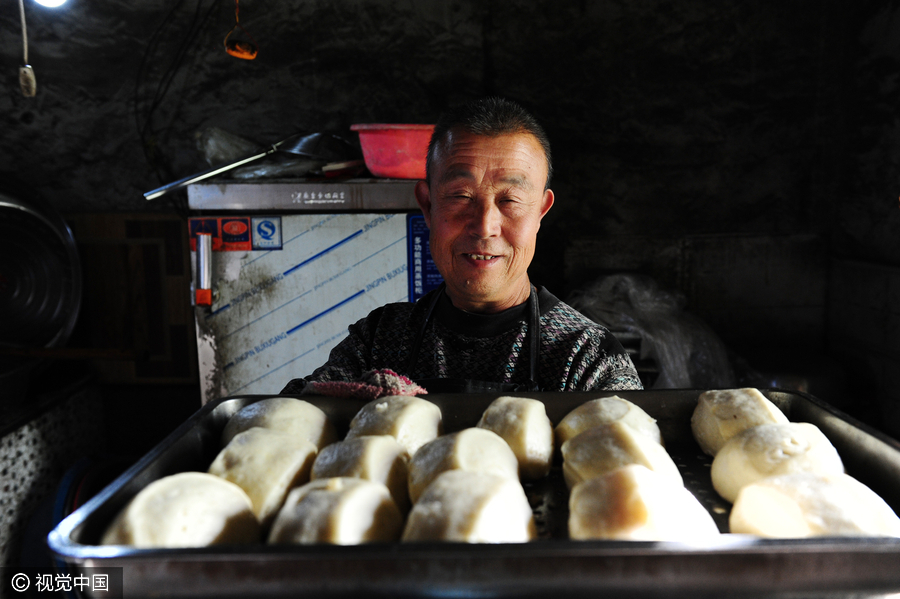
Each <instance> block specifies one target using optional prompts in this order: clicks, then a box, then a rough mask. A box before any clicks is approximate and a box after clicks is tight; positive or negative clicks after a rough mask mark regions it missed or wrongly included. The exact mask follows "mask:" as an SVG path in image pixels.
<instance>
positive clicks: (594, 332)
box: [281, 288, 642, 394]
mask: <svg viewBox="0 0 900 599" xmlns="http://www.w3.org/2000/svg"><path fill="white" fill-rule="evenodd" d="M434 293H437V290H435V291H432V292H430V293H429V294H428V295H426V296H425V297H423V298H421V299H420V300H419V301H418V302H416V303H415V304H410V303H396V304H387V305H385V306H382V307H380V308H377V309H375V310H373V311H372V312H371V313H370V314H369V315H368V316H367V317H365V318H363V319H362V320H360V321H358V322H357V323H355V324H352V325H350V327H349V336H348V337H347V338H345V339H344V340H343V341H341V342H340V343H339V344H338V345H337V346H336V347H335V348H334V349H333V350H332V351H331V354H330V355H329V357H328V362H326V363H325V364H324V365H323V366H321V367H320V368H317V369H316V370H315V371H314V372H313V373H312V374H311V375H309V376H307V377H304V378H302V379H294V380H292V381H291V382H290V383H288V384H287V386H286V387H285V388H284V389H283V390H282V391H281V392H282V393H283V394H296V393H300V392H301V391H302V390H303V387H304V386H305V385H306V383H307V381H356V380H359V379H360V377H361V376H362V374H363V373H364V372H366V371H368V370H372V369H390V370H393V371H395V372H397V373H400V374H403V375H406V376H408V377H409V378H411V379H412V380H414V381H415V380H421V379H425V378H459V379H473V380H481V381H494V382H500V383H518V384H522V383H526V382H527V381H528V379H529V360H528V358H529V353H528V342H527V335H526V332H527V329H528V325H527V322H528V319H529V318H528V314H529V312H528V303H527V302H526V303H524V304H521V305H519V306H515V307H514V308H510V309H509V310H506V311H504V312H500V313H498V314H472V313H469V312H465V311H463V310H459V309H457V308H455V307H454V306H453V304H452V303H451V302H450V299H449V298H448V297H447V295H446V294H443V295H442V296H441V298H440V299H439V300H438V304H437V306H436V307H435V310H434V313H433V314H432V317H431V320H430V321H429V323H428V325H427V328H426V333H425V336H424V339H423V341H422V345H421V347H420V349H419V355H418V357H417V359H416V364H415V367H414V368H413V371H412V372H405V370H407V364H408V362H409V354H410V351H411V348H412V345H413V343H414V341H415V337H416V333H417V332H418V331H419V329H420V328H421V326H422V322H423V321H424V319H425V312H426V309H427V307H428V304H429V302H430V300H431V297H432V294H434ZM538 304H539V306H540V315H541V316H540V319H541V320H540V323H541V342H540V355H539V357H538V364H537V383H538V385H539V386H540V389H541V390H542V391H596V390H620V389H641V388H642V385H641V381H640V378H639V377H638V374H637V371H636V370H635V368H634V364H633V363H632V362H631V358H629V357H628V355H627V354H626V353H625V350H624V349H623V348H622V345H621V344H620V343H619V342H618V341H617V340H616V338H615V337H613V335H612V334H611V333H610V332H609V331H608V330H607V329H605V328H604V327H602V326H600V325H598V324H596V323H595V322H593V321H591V320H589V319H588V318H587V317H585V316H584V315H582V314H581V313H580V312H578V311H576V310H575V309H574V308H572V307H571V306H569V305H567V304H565V303H563V302H562V301H560V300H559V299H558V298H556V297H555V296H554V295H553V294H551V293H550V292H549V291H547V290H545V289H543V288H540V289H539V290H538Z"/></svg>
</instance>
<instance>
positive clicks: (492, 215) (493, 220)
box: [469, 202, 502, 237]
mask: <svg viewBox="0 0 900 599" xmlns="http://www.w3.org/2000/svg"><path fill="white" fill-rule="evenodd" d="M501 219H502V215H501V214H500V208H499V207H498V206H497V205H496V204H495V203H494V202H476V203H475V205H474V206H473V207H472V213H471V216H470V218H469V231H471V232H472V234H473V235H476V236H478V237H495V236H497V235H499V234H500V229H501V227H500V223H501Z"/></svg>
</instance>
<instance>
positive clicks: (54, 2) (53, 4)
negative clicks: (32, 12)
mask: <svg viewBox="0 0 900 599" xmlns="http://www.w3.org/2000/svg"><path fill="white" fill-rule="evenodd" d="M34 1H35V2H37V3H38V4H40V5H41V6H46V7H47V8H57V7H59V6H62V5H63V4H65V3H66V0H34Z"/></svg>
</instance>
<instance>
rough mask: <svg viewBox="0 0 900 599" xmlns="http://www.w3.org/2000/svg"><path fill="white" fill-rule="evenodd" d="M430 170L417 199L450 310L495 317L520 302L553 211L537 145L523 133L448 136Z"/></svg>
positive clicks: (527, 285)
mask: <svg viewBox="0 0 900 599" xmlns="http://www.w3.org/2000/svg"><path fill="white" fill-rule="evenodd" d="M433 166H434V168H433V169H432V172H431V182H430V185H429V184H428V183H426V182H425V181H420V182H419V183H418V184H417V185H416V199H417V201H418V203H419V206H420V207H421V208H422V212H423V214H424V216H425V222H426V223H427V224H428V227H429V228H430V229H431V240H430V241H431V256H432V258H433V259H434V261H435V264H436V265H437V267H438V270H440V272H441V275H443V277H444V281H445V282H446V283H447V294H448V295H449V296H450V300H451V301H452V302H453V305H454V306H456V307H457V308H460V309H462V310H467V311H470V312H499V311H501V310H505V309H507V308H510V307H512V306H516V305H518V304H520V303H522V302H524V301H525V300H526V299H527V298H528V294H529V292H530V289H531V287H530V283H529V280H528V273H527V270H528V266H529V265H530V264H531V260H532V258H533V257H534V247H535V243H536V240H537V232H538V229H539V228H540V225H541V219H542V218H543V217H544V215H545V214H546V213H547V211H548V210H550V206H552V205H553V192H552V191H550V190H549V189H547V190H545V189H544V184H545V182H546V180H547V161H546V159H545V157H544V153H543V150H542V148H541V146H540V144H539V143H538V141H537V140H536V139H535V138H534V136H533V135H531V134H527V133H514V134H508V135H500V136H495V137H488V136H482V135H473V134H471V133H466V132H457V131H451V133H450V135H449V136H448V138H447V140H446V141H445V142H444V143H443V144H442V145H441V146H440V147H439V148H438V149H437V153H436V155H435V160H434V163H433Z"/></svg>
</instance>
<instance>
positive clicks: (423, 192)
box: [416, 181, 431, 229]
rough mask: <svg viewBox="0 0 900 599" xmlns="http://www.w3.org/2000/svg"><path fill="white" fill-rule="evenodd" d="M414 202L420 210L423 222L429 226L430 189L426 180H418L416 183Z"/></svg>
mask: <svg viewBox="0 0 900 599" xmlns="http://www.w3.org/2000/svg"><path fill="white" fill-rule="evenodd" d="M416 203H418V204H419V208H420V209H421V210H422V215H423V216H424V217H425V224H426V225H428V228H429V229H430V228H431V189H430V188H429V187H428V182H427V181H418V182H417V183H416Z"/></svg>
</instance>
